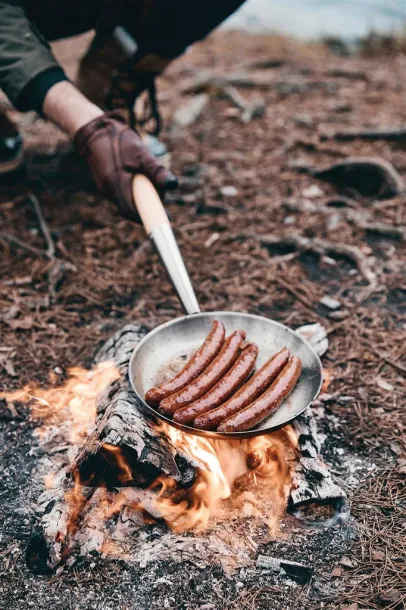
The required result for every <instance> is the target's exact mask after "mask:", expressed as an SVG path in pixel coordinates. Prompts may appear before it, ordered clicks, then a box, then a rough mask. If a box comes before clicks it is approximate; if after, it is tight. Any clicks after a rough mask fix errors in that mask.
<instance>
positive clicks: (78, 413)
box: [0, 362, 120, 444]
mask: <svg viewBox="0 0 406 610" xmlns="http://www.w3.org/2000/svg"><path fill="white" fill-rule="evenodd" d="M68 373H69V378H68V379H67V381H66V382H65V383H64V384H63V385H61V386H57V387H51V388H46V389H45V388H40V387H39V386H37V385H33V384H28V385H26V386H25V387H24V388H23V389H21V390H15V391H11V392H0V398H4V399H5V400H6V401H7V402H8V403H14V402H26V403H29V404H30V407H31V414H32V416H33V417H34V418H35V419H41V420H42V421H43V422H44V423H46V424H48V426H49V425H50V424H57V423H61V422H63V421H69V422H70V423H71V424H72V425H71V428H70V435H69V437H70V438H69V439H68V440H69V441H70V442H71V443H73V444H78V443H79V442H81V441H83V440H84V438H85V436H86V433H87V431H88V428H89V426H90V425H92V424H93V423H94V421H95V418H96V399H97V397H98V396H99V394H100V393H101V391H102V390H103V389H104V388H106V387H107V386H108V385H109V384H110V383H111V382H112V381H114V380H115V379H118V378H119V377H120V373H119V371H118V369H117V367H116V366H115V365H114V363H112V362H102V363H100V364H98V365H96V366H95V367H94V368H93V369H91V370H87V369H83V368H81V367H78V366H75V367H72V368H70V369H68ZM45 431H46V428H42V429H41V428H40V429H39V434H41V433H44V432H45Z"/></svg>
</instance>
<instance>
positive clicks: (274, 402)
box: [217, 356, 302, 432]
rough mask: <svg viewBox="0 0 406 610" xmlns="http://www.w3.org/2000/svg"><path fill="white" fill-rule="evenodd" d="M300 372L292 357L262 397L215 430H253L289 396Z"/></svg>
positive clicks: (299, 364)
mask: <svg viewBox="0 0 406 610" xmlns="http://www.w3.org/2000/svg"><path fill="white" fill-rule="evenodd" d="M301 371H302V363H301V362H300V360H299V358H297V357H296V356H293V357H292V358H291V359H290V360H289V362H288V364H287V365H286V366H285V368H284V369H283V371H282V372H281V373H279V375H278V377H277V378H276V379H275V381H274V382H273V384H272V385H271V386H270V387H269V388H268V389H267V390H266V392H264V393H263V394H262V396H260V397H259V398H257V399H256V400H255V401H254V402H252V403H251V404H250V405H248V407H245V409H242V411H239V412H238V413H235V415H232V416H231V417H229V418H228V419H226V420H225V421H224V422H222V423H221V424H220V426H219V427H218V428H217V430H218V431H219V432H241V431H243V430H249V429H250V428H253V427H254V426H256V425H257V424H259V423H260V422H261V421H263V420H264V419H266V418H267V417H269V415H271V413H273V412H274V411H276V409H277V408H278V407H279V406H280V405H281V404H282V403H283V401H284V400H285V399H286V398H287V397H288V396H289V394H290V393H291V391H292V390H293V388H294V387H295V385H296V382H297V380H298V379H299V377H300V373H301Z"/></svg>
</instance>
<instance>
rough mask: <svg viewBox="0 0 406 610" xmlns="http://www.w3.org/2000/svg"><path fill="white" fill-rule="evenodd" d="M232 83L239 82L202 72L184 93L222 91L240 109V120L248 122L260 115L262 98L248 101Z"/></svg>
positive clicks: (261, 112)
mask: <svg viewBox="0 0 406 610" xmlns="http://www.w3.org/2000/svg"><path fill="white" fill-rule="evenodd" d="M234 84H237V85H238V84H240V83H239V81H237V82H236V83H234V82H233V81H232V77H231V78H225V77H223V76H215V75H210V74H203V75H202V76H200V77H198V78H197V80H196V81H194V82H193V83H192V84H191V85H189V86H186V87H185V88H184V89H183V91H184V93H200V94H202V93H203V92H208V93H210V92H218V91H220V92H222V93H223V94H224V95H225V96H226V97H227V98H228V99H229V100H230V101H231V102H232V103H233V104H234V105H235V106H236V107H237V108H238V109H239V110H241V113H242V114H241V120H242V122H243V123H249V122H250V121H251V119H253V118H254V117H257V116H261V115H262V114H263V113H264V111H265V103H264V100H263V99H262V98H258V99H257V100H253V101H252V102H248V101H247V100H246V99H245V97H244V96H243V95H241V93H240V92H239V91H237V89H236V88H235V86H233V85H234Z"/></svg>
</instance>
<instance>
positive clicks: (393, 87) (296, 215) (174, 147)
mask: <svg viewBox="0 0 406 610" xmlns="http://www.w3.org/2000/svg"><path fill="white" fill-rule="evenodd" d="M85 42H86V37H82V38H80V39H76V40H75V41H68V42H64V43H62V44H60V45H59V46H58V48H57V53H58V55H59V57H60V58H61V60H62V61H63V62H64V64H65V65H67V68H68V70H69V72H70V73H73V72H74V69H75V66H76V63H77V59H78V58H79V57H80V54H81V53H82V52H83V49H84V47H85ZM237 50H238V51H237ZM264 59H267V60H271V59H272V60H273V61H268V63H267V64H266V65H267V66H268V67H263V66H264V65H265V64H263V66H262V67H255V68H253V67H252V66H251V67H250V68H249V70H248V71H249V76H250V77H251V78H252V79H253V80H254V83H253V84H251V86H250V87H249V88H245V87H244V88H242V87H238V91H239V92H240V93H241V94H242V95H244V97H245V98H246V99H247V100H255V99H258V97H259V96H260V97H261V98H262V99H263V101H264V103H265V111H264V113H263V115H262V116H260V117H257V118H254V119H253V120H252V121H251V122H249V123H246V124H245V123H243V122H242V121H241V119H240V112H239V111H238V109H236V108H235V106H234V105H233V103H232V102H231V101H230V99H228V98H225V97H224V96H223V97H222V96H219V95H217V94H211V95H210V99H209V102H208V104H207V105H206V107H205V108H204V110H203V112H202V114H201V116H200V117H199V118H198V119H197V120H196V122H195V123H194V124H193V125H191V126H189V127H187V128H181V127H177V126H175V125H174V124H173V122H172V121H171V117H172V116H173V113H174V112H175V111H176V110H177V109H179V107H181V106H182V105H183V104H186V103H188V102H189V101H190V99H191V98H190V95H187V94H185V93H182V90H183V88H184V87H185V86H186V85H187V84H188V83H190V82H192V81H193V80H194V79H195V78H196V76H197V75H199V74H200V72H201V71H203V70H210V71H214V72H215V73H216V74H219V75H222V76H229V75H230V74H231V73H232V72H239V73H241V72H242V71H244V72H247V65H248V64H251V63H252V62H255V61H259V60H261V61H262V60H264ZM405 69H406V57H405V56H404V55H400V54H399V55H397V54H390V55H387V56H382V57H377V56H375V57H373V58H367V57H350V58H342V57H337V56H335V55H333V54H331V52H330V51H328V50H327V49H325V48H323V47H321V46H319V45H306V46H304V45H302V44H299V43H296V42H292V41H289V40H285V39H283V38H280V37H275V36H253V35H248V34H241V33H238V34H237V33H230V32H227V33H220V34H216V35H215V36H212V37H211V38H209V39H208V40H207V41H205V42H204V43H202V44H200V45H197V46H196V47H195V48H194V49H193V50H192V52H190V53H188V54H187V55H186V56H185V57H183V58H182V59H181V60H178V61H177V62H176V63H174V64H173V65H172V66H171V67H170V69H169V70H168V72H167V74H166V76H165V77H164V78H162V80H161V86H160V98H161V107H162V112H163V115H164V117H165V119H166V120H165V124H166V128H165V133H164V137H165V140H166V142H167V143H168V146H169V147H170V149H171V152H172V166H173V170H174V171H175V172H176V173H177V174H178V176H179V177H180V188H179V190H178V191H177V192H176V193H175V194H172V195H171V196H170V197H169V198H168V203H167V209H168V212H169V214H170V217H171V220H172V222H173V225H174V227H175V230H176V233H177V236H178V238H179V244H180V247H181V250H182V252H183V254H184V256H185V259H186V261H187V266H188V269H189V271H190V274H191V277H192V281H193V284H194V286H195V289H196V293H197V297H198V299H199V302H200V304H201V307H202V309H204V310H215V309H219V310H223V309H228V310H238V311H249V312H252V313H258V314H261V315H265V316H268V317H270V318H273V319H276V320H279V321H280V322H283V323H285V324H287V325H289V326H291V327H293V328H295V327H297V326H299V325H301V324H304V323H310V322H321V323H322V324H323V325H325V326H326V327H327V328H328V332H329V339H330V349H329V352H328V355H327V359H326V360H325V364H326V366H327V367H328V369H329V371H330V373H331V375H332V381H331V385H330V387H329V388H328V393H329V397H328V398H327V399H326V400H325V402H323V404H322V405H321V406H320V407H319V410H321V411H322V417H320V426H321V429H322V432H323V433H324V434H325V436H326V443H325V446H324V449H323V451H324V453H325V455H326V456H327V459H328V461H329V462H330V463H331V464H333V468H334V473H335V474H336V475H337V478H338V480H339V481H340V483H341V484H343V485H344V487H345V488H346V490H347V491H348V492H349V495H350V500H351V505H352V516H353V521H352V522H351V525H350V526H349V525H347V526H336V527H335V529H334V532H326V531H324V530H316V531H309V532H307V531H305V530H303V531H302V532H301V534H300V535H301V537H302V538H303V540H302V542H301V543H300V544H298V543H296V544H294V543H291V544H290V543H288V542H286V541H280V542H277V543H273V544H272V545H271V546H270V547H269V549H268V550H269V552H270V553H271V554H274V555H278V553H279V554H280V555H282V556H286V557H289V558H290V559H296V560H298V561H304V562H309V563H312V564H313V565H314V567H315V569H316V574H315V578H314V580H313V581H311V582H310V583H308V584H306V585H304V586H302V585H297V584H296V583H289V582H288V583H286V582H282V581H280V580H278V579H277V578H276V577H275V576H273V575H272V574H262V575H261V576H258V574H257V573H254V572H252V573H249V572H246V573H245V574H237V575H236V576H234V577H232V578H231V577H225V575H224V574H223V573H222V571H221V569H220V568H219V567H217V566H213V567H212V568H211V569H209V570H200V569H198V568H196V567H195V566H194V565H193V563H190V562H185V563H184V564H177V565H168V564H166V563H164V562H159V563H157V564H156V565H152V566H148V567H147V568H146V569H140V568H134V567H129V566H127V565H124V564H122V563H121V562H117V561H116V562H113V561H102V560H98V559H97V558H95V561H94V562H92V563H89V562H84V563H83V565H81V566H79V567H75V568H74V569H73V570H71V571H68V572H65V573H64V574H61V575H60V576H53V577H50V576H37V575H33V574H31V573H30V572H29V571H28V569H27V567H26V565H25V561H24V549H25V546H26V544H27V541H28V539H29V536H30V532H31V528H32V524H33V516H32V514H31V513H30V512H29V510H28V509H27V508H26V506H25V503H24V500H25V498H26V497H27V496H29V495H30V493H31V492H30V480H31V478H30V473H31V471H32V469H33V467H34V466H35V460H36V456H37V455H38V447H37V446H36V442H35V440H34V439H33V438H32V436H31V435H32V429H33V423H32V422H31V421H30V418H29V416H28V413H27V412H26V411H25V410H24V409H23V408H18V409H17V410H15V411H14V412H10V410H8V409H7V408H6V407H5V405H3V404H0V438H1V443H0V447H1V449H0V452H1V458H2V479H1V481H0V513H1V520H0V523H1V529H0V566H1V567H0V569H1V572H0V579H1V580H0V607H2V608H8V609H12V610H17V609H23V608H28V607H36V608H41V609H44V610H45V609H48V608H53V609H55V610H56V609H58V610H59V609H61V610H62V609H63V610H65V609H68V608H81V609H82V608H86V609H87V608H89V609H90V608H103V610H105V609H106V610H107V609H109V608H113V607H114V608H120V610H124V609H128V610H130V609H131V610H133V609H143V608H162V607H165V608H182V609H185V610H186V609H195V608H199V607H200V608H206V610H209V609H210V608H211V609H212V610H214V609H216V610H217V609H226V608H230V609H231V608H233V609H240V608H241V609H242V608H244V609H245V608H247V609H248V608H258V609H260V608H277V609H279V608H280V609H287V608H292V609H293V608H295V609H296V608H306V609H307V608H308V609H316V608H317V609H318V608H339V607H343V608H344V607H347V606H350V608H351V610H355V609H356V608H393V609H395V608H396V609H400V608H403V607H404V603H405V600H406V567H405V566H406V537H405V529H404V528H405V522H404V515H405V508H406V492H405V483H404V482H405V473H406V452H405V422H406V416H405V406H406V405H405V382H404V377H405V372H406V360H405V340H406V306H405V291H406V276H405V269H406V249H405V233H404V230H405V229H404V227H405V224H406V223H405V220H406V213H405V202H406V198H405V195H398V196H396V197H390V198H383V199H382V198H376V197H371V196H369V197H368V196H365V195H363V196H362V195H359V194H358V193H357V192H355V191H354V190H352V191H349V190H348V189H347V190H345V192H344V193H342V192H341V191H340V189H338V188H336V187H333V186H331V185H329V184H327V183H325V182H321V181H319V180H316V179H315V178H314V177H312V176H311V175H310V174H309V173H303V172H298V171H297V170H298V168H299V166H300V167H302V166H304V165H306V166H308V167H312V168H313V167H314V168H316V167H317V168H320V167H325V166H328V165H331V164H332V163H334V162H337V161H340V160H342V159H345V158H346V157H354V156H363V157H366V156H367V157H381V158H383V159H386V160H387V161H389V162H390V163H391V164H392V165H393V166H394V168H396V170H397V171H398V172H399V174H400V176H402V177H403V178H405V179H406V138H405V136H404V135H403V138H402V137H400V138H397V139H394V140H389V141H388V140H381V139H378V140H377V139H373V140H361V139H355V140H350V141H341V140H340V141H337V140H335V139H333V138H332V137H331V134H332V133H334V132H336V131H344V130H349V129H354V128H358V129H361V128H362V129H376V128H395V127H401V126H404V125H405V124H406V103H405V88H406V85H405V78H404V76H405ZM255 79H256V80H255ZM14 117H15V118H16V119H17V120H18V122H19V124H20V126H21V130H22V132H23V133H24V135H25V138H26V158H27V170H26V172H23V173H20V174H19V175H18V176H17V177H14V178H13V179H9V180H8V181H7V182H3V183H2V185H1V188H0V196H1V203H0V219H1V225H0V251H1V257H0V279H1V281H0V332H1V335H0V337H1V339H0V386H1V387H4V388H7V389H12V388H17V387H20V386H21V385H23V384H24V383H26V382H27V381H29V380H36V381H38V382H42V383H46V382H47V379H48V374H49V372H50V371H52V370H53V369H55V367H59V369H61V370H62V373H61V374H62V375H63V371H65V369H66V367H68V366H70V365H72V364H82V365H88V364H89V362H90V360H91V357H92V355H93V354H94V353H95V350H96V348H97V347H98V346H99V345H100V344H101V343H102V342H103V341H104V340H105V339H106V338H107V337H108V336H109V335H110V334H112V332H114V330H115V329H117V328H119V327H120V325H123V324H124V323H125V322H126V321H130V320H137V321H140V322H142V323H144V324H145V325H146V326H148V327H150V328H153V327H154V326H156V325H157V324H159V323H161V322H164V321H166V320H169V319H170V318H172V317H174V316H177V315H179V314H180V313H181V311H180V307H179V304H178V302H177V301H176V298H175V296H174V295H173V292H172V289H171V287H170V285H169V283H168V282H167V280H166V278H165V276H164V274H163V272H162V270H161V267H160V265H159V261H158V258H157V256H156V255H155V254H154V253H153V252H152V249H151V247H150V245H149V244H148V242H147V241H146V240H145V238H144V235H143V231H142V229H141V227H139V226H137V225H135V224H132V223H130V222H128V221H126V220H123V219H122V218H120V217H119V216H118V215H117V214H116V212H115V210H114V208H113V206H112V205H111V204H109V203H108V202H107V201H103V200H101V199H100V198H99V197H98V195H97V193H96V192H95V190H94V188H93V186H92V183H91V180H90V178H89V176H88V174H87V171H86V168H85V167H84V166H83V165H82V163H81V161H80V159H78V158H77V157H76V155H75V154H74V152H73V151H72V150H71V149H70V147H69V144H68V143H67V141H66V139H65V137H64V136H63V135H62V134H61V133H60V132H58V130H57V129H55V128H53V127H52V126H50V125H48V124H47V123H45V122H44V121H43V120H42V119H39V118H37V117H36V116H33V115H31V114H29V115H25V116H21V115H17V114H16V113H14ZM225 187H229V188H225ZM230 187H232V188H230ZM29 188H31V190H32V191H33V192H35V193H36V195H37V197H38V198H39V200H40V203H41V208H42V212H43V216H44V218H45V220H46V223H47V225H48V227H49V228H50V232H51V239H52V242H53V243H54V244H55V248H56V259H55V260H53V259H51V258H49V257H47V256H44V255H43V251H44V249H46V247H47V245H46V243H45V242H44V236H43V233H42V231H41V228H40V226H39V221H38V216H37V215H36V213H35V209H34V205H33V202H32V201H31V200H30V198H29V196H28V194H27V189H29ZM343 195H344V196H345V198H343ZM349 210H350V212H349ZM351 210H352V211H353V212H354V211H355V212H357V213H358V215H354V213H351ZM357 219H358V220H357ZM360 219H361V220H360ZM376 223H381V224H382V223H384V224H385V227H386V229H382V226H381V228H380V229H379V228H378V229H377V224H376ZM386 225H391V226H395V227H397V228H398V231H397V232H396V231H395V233H393V232H390V231H388V227H387V226H386ZM402 227H403V239H402ZM298 235H299V236H302V237H306V238H308V239H309V242H307V246H306V247H305V248H302V249H299V250H298V249H297V248H295V243H296V245H297V242H295V243H293V245H292V240H291V239H290V240H289V238H291V237H292V236H298ZM13 238H17V239H18V240H20V242H22V243H20V244H18V243H17V242H16V240H15V239H13ZM317 239H318V240H324V242H326V241H327V242H328V244H327V246H328V247H325V248H324V251H323V252H321V251H320V247H319V248H318V249H317V248H315V247H314V243H319V246H320V242H314V240H317ZM330 242H333V244H335V245H336V246H337V245H338V246H337V249H334V247H333V246H332V245H331V243H330ZM343 244H344V245H346V246H354V247H355V249H356V250H355V251H356V252H357V253H358V254H359V253H360V256H361V258H362V261H361V264H360V265H358V266H356V264H355V263H354V260H352V258H353V257H351V256H349V255H348V251H346V253H345V255H343V250H342V248H341V246H342V245H343ZM324 245H325V244H324ZM27 246H28V248H27ZM29 248H31V250H29ZM365 265H366V266H367V272H365ZM368 278H369V279H368ZM324 296H330V297H333V298H334V299H337V300H338V301H339V302H340V306H339V307H338V308H337V309H336V310H332V309H330V308H329V307H326V306H325V305H323V304H322V303H321V302H320V300H321V299H322V297H324ZM59 369H58V370H59ZM58 374H59V373H58ZM344 462H345V464H344ZM266 551H267V545H264V548H262V549H261V553H264V552H265V553H266ZM343 558H344V559H343ZM185 570H186V573H187V579H186V578H185ZM1 597H2V599H1ZM165 600H166V601H165ZM205 604H206V606H205ZM210 604H212V605H210ZM351 604H352V605H351ZM356 604H358V605H356Z"/></svg>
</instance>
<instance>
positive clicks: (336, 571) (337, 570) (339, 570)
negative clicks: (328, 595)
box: [331, 566, 343, 578]
mask: <svg viewBox="0 0 406 610" xmlns="http://www.w3.org/2000/svg"><path fill="white" fill-rule="evenodd" d="M342 573H343V569H342V568H339V567H338V566H336V567H335V568H333V570H332V571H331V576H332V577H333V578H339V577H340V576H342Z"/></svg>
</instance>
